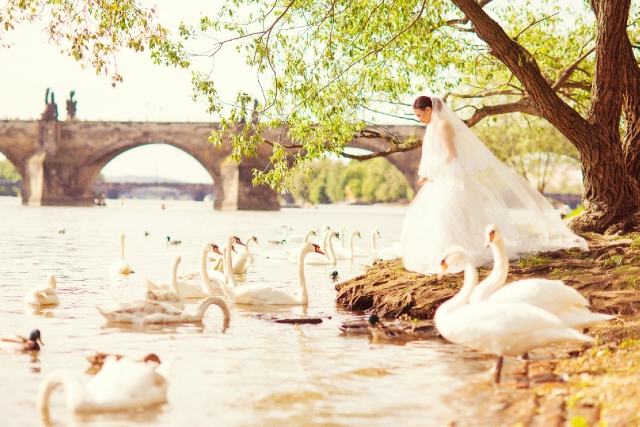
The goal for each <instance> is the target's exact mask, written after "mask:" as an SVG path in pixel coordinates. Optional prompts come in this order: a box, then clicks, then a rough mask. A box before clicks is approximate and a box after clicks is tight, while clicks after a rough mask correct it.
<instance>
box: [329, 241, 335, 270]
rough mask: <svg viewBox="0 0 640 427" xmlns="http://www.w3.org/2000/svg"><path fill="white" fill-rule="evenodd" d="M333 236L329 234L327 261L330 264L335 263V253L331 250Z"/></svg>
mask: <svg viewBox="0 0 640 427" xmlns="http://www.w3.org/2000/svg"><path fill="white" fill-rule="evenodd" d="M331 237H333V236H329V251H328V254H329V262H330V263H331V264H333V265H334V266H335V265H336V253H335V252H334V251H333V242H332V240H333V239H332V238H331Z"/></svg>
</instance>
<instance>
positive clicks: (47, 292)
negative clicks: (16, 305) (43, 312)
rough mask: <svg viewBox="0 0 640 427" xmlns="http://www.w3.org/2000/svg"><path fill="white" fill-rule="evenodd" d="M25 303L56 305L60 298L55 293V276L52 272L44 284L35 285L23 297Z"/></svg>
mask: <svg viewBox="0 0 640 427" xmlns="http://www.w3.org/2000/svg"><path fill="white" fill-rule="evenodd" d="M24 302H25V304H29V305H58V304H60V298H59V297H58V294H56V278H55V277H53V274H50V275H49V277H47V281H46V283H45V284H44V285H36V286H34V287H33V288H31V290H30V291H29V293H28V294H27V295H26V296H25V298H24Z"/></svg>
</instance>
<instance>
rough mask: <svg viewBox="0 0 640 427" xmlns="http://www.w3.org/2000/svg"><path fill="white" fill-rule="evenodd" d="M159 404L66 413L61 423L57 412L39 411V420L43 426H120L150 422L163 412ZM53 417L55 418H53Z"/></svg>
mask: <svg viewBox="0 0 640 427" xmlns="http://www.w3.org/2000/svg"><path fill="white" fill-rule="evenodd" d="M166 406H167V405H161V406H156V407H151V408H139V409H134V410H131V411H126V412H112V413H97V414H92V413H68V414H66V418H67V419H66V421H67V422H66V423H61V422H60V421H59V420H57V421H56V419H58V418H63V417H64V415H63V416H62V417H58V414H55V415H54V416H51V415H50V414H49V413H47V412H44V411H42V412H40V422H41V424H42V426H44V427H58V426H63V425H64V426H68V427H75V426H83V427H122V426H128V425H131V424H151V423H154V422H155V421H157V420H158V417H159V416H160V415H161V414H162V413H163V412H164V411H163V407H166ZM54 418H55V419H54Z"/></svg>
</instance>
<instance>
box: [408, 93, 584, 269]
mask: <svg viewBox="0 0 640 427" xmlns="http://www.w3.org/2000/svg"><path fill="white" fill-rule="evenodd" d="M431 100H432V103H433V108H432V115H431V123H429V125H427V130H426V132H425V135H424V140H423V143H422V159H421V162H420V169H419V172H418V175H419V176H420V178H425V177H426V178H428V182H426V183H425V184H424V185H423V186H422V188H421V189H420V191H419V192H418V194H417V195H416V197H415V198H414V200H413V202H412V203H411V206H410V208H409V211H408V212H407V214H406V216H405V219H404V223H403V225H402V234H401V236H402V259H403V262H404V266H405V268H406V269H407V270H411V271H417V272H420V273H423V274H434V273H438V272H439V271H440V261H441V258H442V254H443V253H444V251H445V250H446V249H447V248H449V247H450V246H454V245H457V246H462V247H463V248H465V249H466V250H467V251H469V253H470V254H471V255H472V257H473V260H474V263H475V265H476V266H481V265H484V264H487V263H489V262H491V261H492V255H491V250H490V249H488V248H486V247H485V242H484V229H485V227H486V226H487V225H488V224H496V225H497V226H498V227H500V229H501V230H502V232H503V235H504V237H505V242H506V245H507V252H508V254H509V258H510V259H514V258H517V257H518V256H521V255H523V254H531V253H537V252H541V251H552V250H557V249H562V248H572V247H578V248H580V249H582V250H588V247H587V243H586V242H585V240H584V239H583V238H581V237H579V236H576V235H575V234H573V233H572V232H571V231H570V230H569V229H568V228H567V226H566V225H565V224H564V223H563V222H562V220H561V218H560V215H559V214H558V213H557V212H556V211H555V209H554V208H553V207H552V206H551V204H550V203H549V202H548V201H547V200H546V199H545V198H544V196H542V194H540V193H539V192H538V191H537V190H536V189H534V188H533V187H531V185H530V184H529V183H528V181H527V180H526V179H524V178H523V177H522V176H520V175H519V174H518V173H516V172H515V171H513V170H512V169H510V168H509V167H508V166H506V165H504V164H503V163H501V162H500V161H499V160H498V159H496V157H495V156H494V155H493V154H492V153H491V151H489V149H487V147H485V145H484V144H483V143H482V142H481V141H480V140H479V139H478V137H476V135H475V134H474V133H473V132H472V131H471V130H470V129H469V128H468V127H467V126H466V125H465V124H464V122H463V121H462V120H460V118H458V116H456V114H455V113H454V112H453V111H452V110H451V109H450V108H449V106H447V105H446V104H445V103H444V102H443V101H442V99H439V98H431ZM443 121H445V122H447V123H449V124H450V125H451V127H452V128H453V131H454V132H455V133H454V136H453V142H454V145H455V148H456V151H457V157H456V158H455V159H453V160H452V161H451V162H450V163H447V162H446V156H447V149H446V148H445V144H444V142H443V140H442V138H441V136H440V135H441V129H442V126H443ZM460 270H462V266H458V267H457V268H456V267H454V268H453V271H460Z"/></svg>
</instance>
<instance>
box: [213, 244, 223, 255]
mask: <svg viewBox="0 0 640 427" xmlns="http://www.w3.org/2000/svg"><path fill="white" fill-rule="evenodd" d="M211 247H212V248H213V252H215V253H217V254H218V255H223V253H222V252H220V248H219V247H218V245H211Z"/></svg>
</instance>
